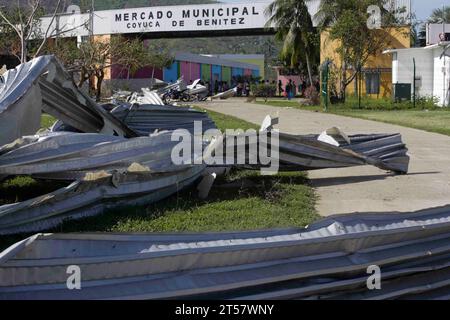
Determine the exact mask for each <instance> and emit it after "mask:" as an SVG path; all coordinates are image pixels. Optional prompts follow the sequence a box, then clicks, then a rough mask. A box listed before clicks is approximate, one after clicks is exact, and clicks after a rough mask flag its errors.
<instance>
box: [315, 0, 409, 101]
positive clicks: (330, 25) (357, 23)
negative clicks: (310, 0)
mask: <svg viewBox="0 0 450 320" xmlns="http://www.w3.org/2000/svg"><path fill="white" fill-rule="evenodd" d="M386 4H387V0H322V1H321V4H320V7H319V11H318V13H317V14H316V17H315V18H316V19H317V20H318V21H319V26H320V29H321V30H322V31H323V32H326V33H328V35H329V39H330V40H331V41H335V42H336V43H337V47H336V53H337V54H338V56H339V58H340V69H341V70H340V72H339V79H340V81H339V82H340V83H339V98H340V99H341V100H342V101H345V92H346V88H347V86H348V85H349V84H350V83H352V82H353V80H354V79H355V78H356V76H357V74H358V72H360V71H361V69H362V68H363V67H364V65H365V64H366V63H367V61H368V60H369V59H370V58H371V57H373V56H376V55H378V54H380V53H381V52H382V50H384V49H385V48H387V47H388V46H389V44H390V43H391V37H390V32H391V31H392V28H394V29H396V28H398V19H397V14H398V13H401V11H403V9H401V10H394V11H388V10H386V9H384V8H385V5H386ZM370 5H376V6H378V7H379V8H380V9H381V11H382V14H383V15H382V17H383V19H382V22H383V23H382V24H383V26H387V27H388V28H381V29H372V28H369V27H368V23H367V22H368V19H369V13H368V8H369V6H370Z"/></svg>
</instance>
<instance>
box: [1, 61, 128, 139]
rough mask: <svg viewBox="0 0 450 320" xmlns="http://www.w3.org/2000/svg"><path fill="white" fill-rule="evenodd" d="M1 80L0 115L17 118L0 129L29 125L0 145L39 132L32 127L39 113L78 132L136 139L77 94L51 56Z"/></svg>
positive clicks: (4, 121)
mask: <svg viewBox="0 0 450 320" xmlns="http://www.w3.org/2000/svg"><path fill="white" fill-rule="evenodd" d="M4 78H5V79H6V81H7V83H6V84H5V85H4V86H3V87H2V88H0V90H1V91H0V112H1V114H3V112H5V111H9V113H13V114H14V113H19V114H20V117H16V119H15V120H16V122H14V121H12V120H14V119H12V118H11V117H6V118H4V117H2V118H0V121H1V123H2V125H1V126H0V127H3V126H4V124H5V125H6V124H7V123H8V122H9V123H13V122H14V124H15V125H16V126H18V127H19V128H25V127H26V126H27V125H28V122H30V121H31V124H30V128H29V129H27V130H19V131H17V130H13V131H12V132H15V133H16V134H14V136H11V137H8V139H2V140H0V144H1V145H3V144H5V143H9V142H11V141H13V140H14V139H16V138H20V137H21V136H23V135H27V134H32V133H35V132H36V131H37V130H38V129H39V125H37V127H36V124H37V121H40V116H39V115H40V112H41V110H43V111H45V112H47V113H49V114H51V115H53V116H55V117H56V118H58V119H60V120H61V121H63V122H64V123H65V124H67V125H70V126H72V127H74V128H76V129H78V130H80V131H82V132H95V133H105V134H111V135H121V136H128V137H134V136H136V134H135V133H134V132H133V131H132V130H130V129H129V128H127V127H126V126H124V125H123V124H122V123H121V122H120V121H118V120H117V119H115V118H114V117H113V116H112V115H110V114H109V113H108V112H106V111H105V110H103V108H101V107H100V106H98V105H97V104H96V103H95V102H94V101H93V100H92V99H91V98H90V97H89V96H87V95H86V94H84V93H83V92H82V91H81V90H79V89H78V88H77V87H76V86H75V84H74V83H73V80H72V78H71V77H70V75H69V74H68V73H67V72H66V71H65V70H64V68H63V66H62V65H61V64H60V63H59V61H58V60H57V59H56V58H55V57H54V56H41V57H38V58H36V59H33V60H31V61H30V62H28V63H25V64H21V65H19V66H18V67H17V68H16V69H13V70H9V71H8V72H7V73H6V74H5V75H4ZM25 110H27V112H25ZM28 112H30V113H28ZM33 121H34V122H33ZM39 124H40V122H39ZM1 137H3V130H2V135H1Z"/></svg>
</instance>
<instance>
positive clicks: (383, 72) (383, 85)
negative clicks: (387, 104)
mask: <svg viewBox="0 0 450 320" xmlns="http://www.w3.org/2000/svg"><path fill="white" fill-rule="evenodd" d="M386 31H387V32H386ZM383 32H385V33H386V34H387V35H388V37H389V39H388V41H387V42H388V43H389V46H388V47H389V48H390V49H402V48H410V46H411V38H410V37H411V29H410V27H409V26H407V27H402V28H389V29H384V30H383ZM320 42H321V50H320V62H321V63H324V62H325V61H326V60H331V61H332V62H333V65H334V67H335V68H336V70H340V68H341V67H342V61H341V59H340V56H339V54H338V53H337V52H336V50H337V48H338V47H339V42H338V41H336V40H331V39H330V38H329V34H328V32H326V31H324V32H322V34H321V35H320ZM384 49H388V48H383V50H381V51H380V52H379V53H378V54H377V55H376V56H372V57H370V58H369V59H368V61H367V63H366V64H365V65H364V66H362V78H360V79H358V81H356V79H355V80H354V81H353V82H352V83H350V84H349V85H348V86H347V89H346V93H347V95H352V94H355V92H357V91H356V89H357V86H359V84H360V86H361V89H362V90H361V93H362V95H363V96H368V97H372V98H390V97H391V96H392V57H391V56H390V55H386V54H383V53H382V51H384ZM352 74H353V72H352V70H350V71H349V73H348V76H351V75H352ZM338 85H339V84H338Z"/></svg>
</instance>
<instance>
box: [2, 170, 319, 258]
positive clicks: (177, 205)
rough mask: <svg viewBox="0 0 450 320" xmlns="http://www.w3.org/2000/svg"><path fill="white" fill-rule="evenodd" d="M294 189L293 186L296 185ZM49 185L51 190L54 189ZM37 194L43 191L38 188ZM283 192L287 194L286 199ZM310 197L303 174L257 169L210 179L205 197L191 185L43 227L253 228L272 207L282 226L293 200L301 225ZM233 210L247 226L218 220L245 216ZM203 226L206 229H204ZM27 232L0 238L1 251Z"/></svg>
mask: <svg viewBox="0 0 450 320" xmlns="http://www.w3.org/2000/svg"><path fill="white" fill-rule="evenodd" d="M36 183H37V184H32V188H31V189H30V190H28V191H27V195H32V194H34V192H36V191H37V190H36V189H35V188H37V187H38V186H45V185H46V184H45V183H42V182H36ZM52 187H53V186H52ZM22 188H23V186H22V187H17V188H11V189H9V191H8V194H9V195H10V196H12V195H14V192H18V191H19V192H21V191H20V189H22ZM47 188H48V187H47ZM296 188H298V190H297V189H296ZM24 189H25V190H26V189H28V188H27V187H26V186H25V188H24ZM49 189H50V191H54V188H49ZM41 191H42V189H41ZM50 191H49V192H50ZM44 193H45V192H44ZM39 194H42V192H40V193H39ZM35 196H36V195H35ZM24 197H25V195H24V194H21V198H24ZM285 197H286V198H292V199H291V200H285V199H284V198H285ZM313 198H314V197H313V192H312V189H311V188H310V187H309V186H308V179H307V178H306V175H305V174H303V173H280V174H279V175H276V176H261V175H260V174H259V172H257V171H255V172H252V171H234V172H231V173H230V174H229V175H227V176H226V177H222V178H219V179H218V180H217V181H216V183H215V184H214V186H213V188H212V190H211V192H210V195H209V197H208V198H207V199H205V200H202V199H199V198H198V196H197V190H196V188H195V187H190V188H188V189H185V190H183V191H180V192H179V193H177V194H175V195H172V196H171V197H169V198H167V199H165V200H162V201H159V202H157V203H155V204H151V205H148V206H138V207H130V208H122V209H115V210H109V211H107V212H105V213H104V214H101V215H98V216H94V217H88V218H83V219H80V220H75V221H67V222H65V223H63V224H61V225H60V226H59V227H57V228H55V229H53V230H48V231H47V232H51V233H59V232H64V233H68V232H110V231H115V232H116V231H117V229H118V226H120V225H124V224H125V225H127V227H126V228H125V229H126V231H127V232H134V231H135V232H141V231H143V230H145V231H155V232H156V231H158V232H164V231H178V230H171V226H173V225H175V226H176V227H175V229H177V228H179V227H180V225H181V226H183V223H186V224H188V226H186V228H187V229H188V230H190V228H193V229H194V230H195V229H201V230H202V231H217V230H222V229H223V230H236V229H258V228H259V227H260V226H261V225H263V224H264V223H269V222H265V221H257V219H262V220H264V219H271V218H272V217H270V216H269V217H267V215H268V214H267V213H265V214H261V216H258V214H259V213H260V212H262V211H264V210H266V211H267V210H268V211H273V212H271V213H270V214H271V215H273V216H276V217H277V218H274V220H275V221H274V222H273V223H274V224H278V223H280V221H279V220H281V224H282V226H289V224H290V223H289V221H291V220H293V217H294V218H295V215H294V214H293V211H295V208H296V207H298V203H296V201H300V202H302V203H305V208H298V214H299V215H302V217H303V216H304V219H305V221H303V220H302V219H298V220H299V223H300V224H302V223H303V222H306V223H309V222H310V220H311V219H313V218H316V217H315V212H314V200H315V199H313ZM284 202H289V204H285V203H284ZM230 205H231V206H236V208H234V209H233V208H231V209H230ZM286 206H288V207H290V208H288V209H286V210H287V211H288V213H287V214H286V217H285V219H284V220H283V217H280V218H278V216H281V214H282V213H281V212H282V211H278V210H282V209H283V207H286ZM233 210H236V211H245V212H246V214H248V215H251V216H252V217H251V218H249V219H248V223H247V222H246V221H243V223H244V224H245V225H246V226H245V228H241V227H240V226H239V223H238V224H237V225H236V223H233V222H231V223H230V225H229V226H227V225H226V223H224V224H223V225H219V224H220V223H221V220H220V219H221V217H220V215H221V212H226V214H224V215H225V216H226V217H225V218H223V217H222V219H224V220H226V221H232V220H233V219H245V215H244V217H242V216H243V214H241V216H239V214H238V213H236V215H234V214H235V212H234V211H233ZM206 211H207V212H208V213H207V214H205V212H206ZM230 211H231V212H230ZM247 211H248V213H247ZM193 212H201V214H199V215H198V216H195V215H193ZM170 214H172V216H171V217H169V218H167V215H170ZM189 214H191V215H193V217H192V218H191V220H189V221H184V220H183V219H184V217H185V216H186V215H189ZM296 214H297V213H296ZM216 217H217V222H214V221H207V222H205V221H202V220H205V219H208V220H214V219H215V218H216ZM159 218H163V219H167V220H169V221H165V223H166V225H162V226H158V225H156V226H154V225H149V224H152V222H154V221H155V220H156V219H159ZM276 219H279V220H276ZM170 220H174V221H170ZM197 220H199V221H197ZM300 220H301V221H300ZM189 224H190V225H189ZM214 224H216V225H214ZM247 224H248V225H247ZM211 225H212V228H213V229H214V230H209V229H208V226H211ZM269 225H270V224H269ZM160 228H161V230H160ZM204 228H205V230H203V229H204ZM148 229H150V230H148ZM153 229H156V230H153ZM194 230H192V231H194ZM119 231H120V228H119ZM32 234H34V233H32ZM32 234H24V235H14V236H4V237H1V238H0V251H2V250H3V249H5V248H6V247H8V246H10V245H11V244H13V243H15V242H17V241H20V240H23V239H24V238H26V237H28V236H30V235H32Z"/></svg>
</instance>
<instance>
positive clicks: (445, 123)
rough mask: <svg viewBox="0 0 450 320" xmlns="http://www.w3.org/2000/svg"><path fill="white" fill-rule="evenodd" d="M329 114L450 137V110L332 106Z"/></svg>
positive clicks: (277, 103) (293, 103) (291, 104)
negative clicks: (368, 108)
mask: <svg viewBox="0 0 450 320" xmlns="http://www.w3.org/2000/svg"><path fill="white" fill-rule="evenodd" d="M257 103H258V104H266V105H270V106H275V107H290V108H296V109H300V110H308V111H315V112H323V109H322V107H320V106H312V107H309V106H308V107H305V106H301V105H300V104H299V103H298V102H296V101H279V100H274V101H270V100H269V101H268V102H267V103H265V102H264V101H261V100H258V102H257ZM328 112H329V113H333V114H337V115H342V116H347V117H354V118H360V119H366V120H374V121H380V122H385V123H391V124H396V125H401V126H404V127H410V128H415V129H420V130H425V131H429V132H435V133H441V134H445V135H450V108H445V109H440V108H433V109H429V110H427V109H423V110H422V109H404V110H392V109H391V110H381V108H380V109H379V110H367V109H354V108H349V107H346V106H345V105H344V106H342V105H338V106H332V105H331V106H330V107H329V109H328Z"/></svg>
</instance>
